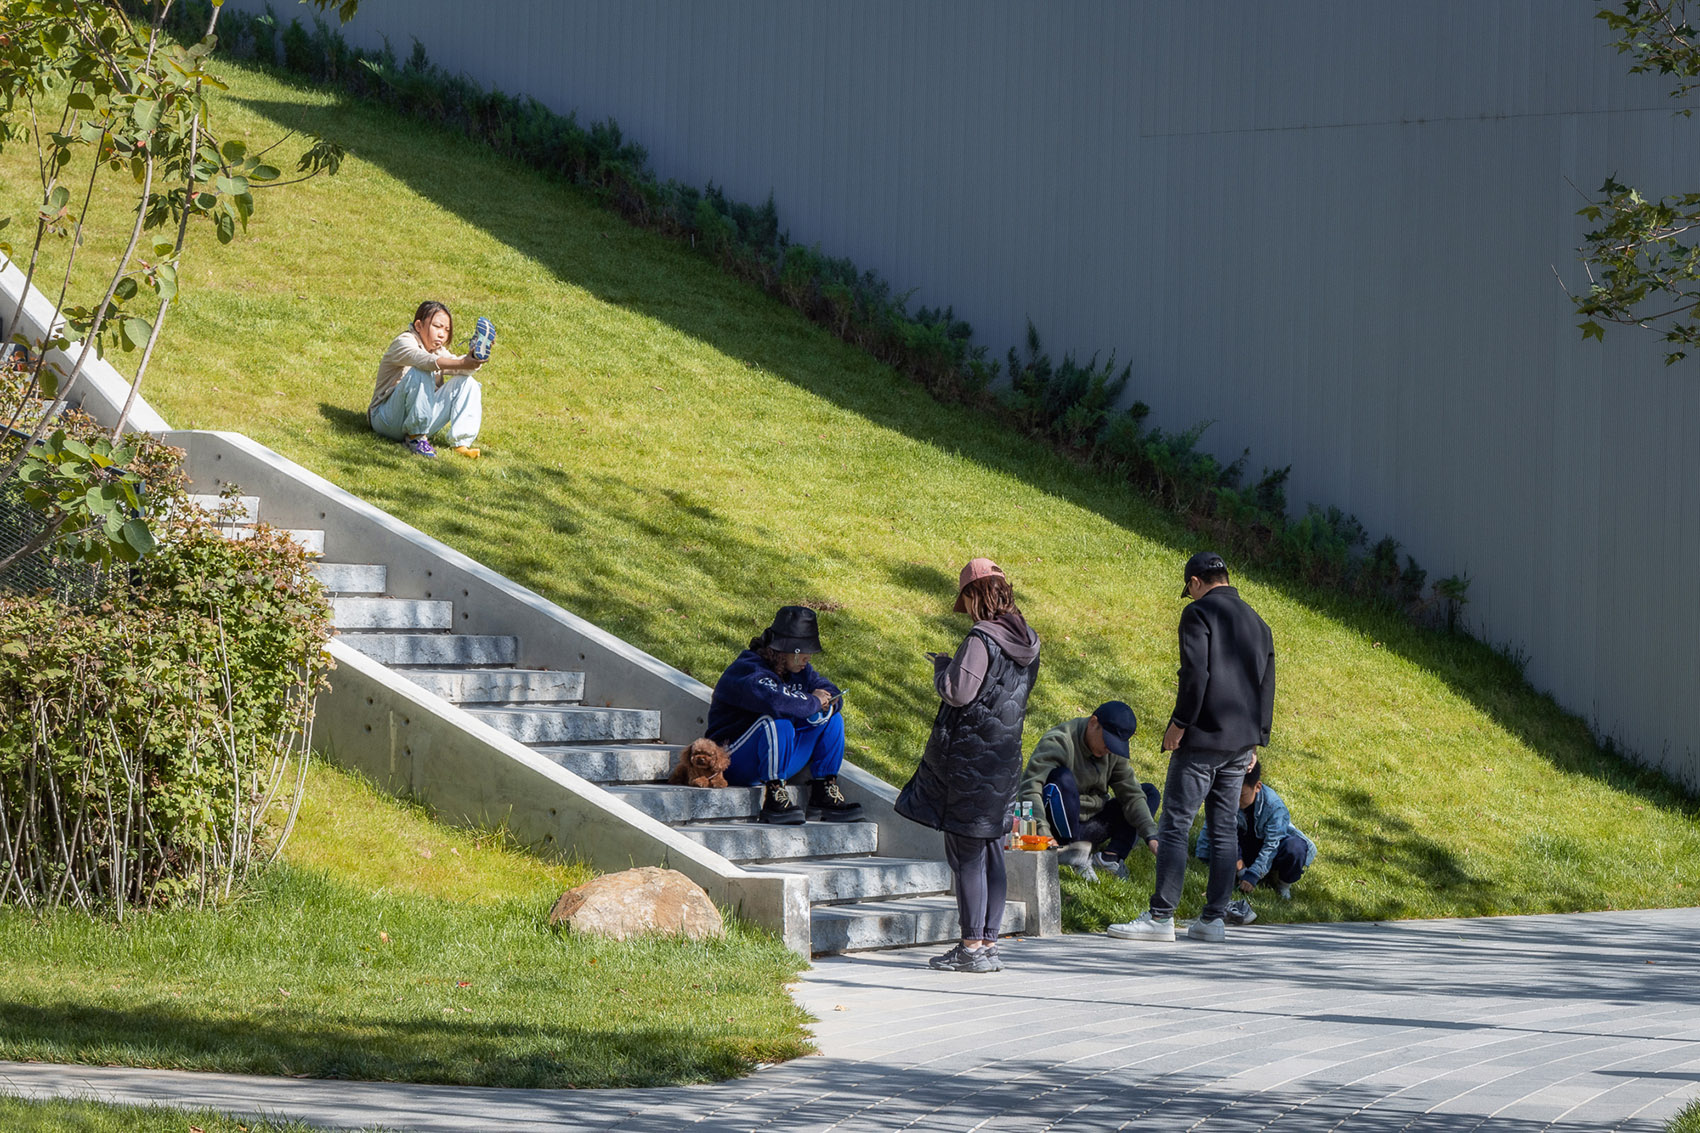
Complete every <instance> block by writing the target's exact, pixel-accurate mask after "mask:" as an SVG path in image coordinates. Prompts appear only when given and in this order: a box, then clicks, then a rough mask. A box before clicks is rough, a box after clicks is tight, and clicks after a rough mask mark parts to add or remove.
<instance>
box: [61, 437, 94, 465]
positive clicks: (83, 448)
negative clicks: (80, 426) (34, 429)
mask: <svg viewBox="0 0 1700 1133" xmlns="http://www.w3.org/2000/svg"><path fill="white" fill-rule="evenodd" d="M56 447H57V448H59V449H60V450H61V451H63V452H68V453H70V454H71V455H72V456H74V457H76V458H77V459H78V460H87V459H88V458H89V457H90V456H92V455H94V454H93V453H91V452H90V451H89V446H88V445H85V444H84V443H83V442H82V441H79V440H77V439H76V438H75V437H66V438H65V440H64V442H63V443H62V444H59V445H58V446H56Z"/></svg>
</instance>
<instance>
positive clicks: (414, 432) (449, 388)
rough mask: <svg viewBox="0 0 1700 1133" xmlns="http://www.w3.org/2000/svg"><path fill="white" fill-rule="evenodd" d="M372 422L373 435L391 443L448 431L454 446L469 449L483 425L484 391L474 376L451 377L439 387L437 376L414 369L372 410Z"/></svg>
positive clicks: (453, 375)
mask: <svg viewBox="0 0 1700 1133" xmlns="http://www.w3.org/2000/svg"><path fill="white" fill-rule="evenodd" d="M370 420H371V422H372V431H373V432H375V433H377V434H378V435H379V436H384V437H388V438H389V439H390V440H392V441H405V440H406V439H407V438H409V437H431V436H435V435H436V434H437V433H438V432H439V431H441V430H443V429H447V430H448V434H449V443H450V444H451V445H469V444H471V443H472V442H473V441H475V440H477V439H478V429H479V427H480V426H481V425H483V424H484V390H483V388H482V387H481V386H479V384H478V379H477V378H474V377H473V376H472V375H471V374H451V375H449V376H447V377H445V378H444V379H443V384H442V385H440V386H439V385H438V384H437V375H435V374H433V373H431V372H429V371H427V370H421V369H418V368H417V367H415V368H413V369H410V370H408V371H407V373H406V374H404V375H403V376H402V379H401V381H400V382H398V383H397V384H396V387H395V389H393V390H391V391H390V396H389V397H387V398H385V399H384V402H383V404H381V405H379V406H378V408H376V409H374V410H372V413H371V417H370Z"/></svg>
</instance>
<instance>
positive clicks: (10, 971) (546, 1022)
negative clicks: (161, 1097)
mask: <svg viewBox="0 0 1700 1133" xmlns="http://www.w3.org/2000/svg"><path fill="white" fill-rule="evenodd" d="M310 788H311V795H310V797H311V799H312V802H311V803H310V804H309V806H308V808H307V810H306V811H305V812H304V814H303V817H302V821H301V824H300V827H299V828H298V830H297V832H296V834H295V837H294V838H293V839H292V840H291V842H290V844H289V848H288V852H287V855H286V857H287V861H286V863H285V864H283V865H280V866H276V867H273V868H272V869H270V870H269V871H267V872H265V873H264V874H263V875H261V877H260V878H259V879H258V881H257V883H256V884H255V885H254V886H253V888H252V889H251V890H250V891H249V892H247V893H246V894H245V895H244V896H243V897H242V898H241V899H240V900H239V901H238V902H237V903H235V904H234V905H232V906H229V907H226V908H222V909H209V910H205V911H195V910H192V909H182V910H172V911H166V912H160V913H154V914H148V915H141V916H133V917H131V918H129V919H127V920H126V922H125V923H124V924H122V925H114V924H111V923H108V922H105V921H102V920H97V919H96V920H91V919H90V918H88V917H86V916H84V915H81V914H76V913H60V914H53V915H48V916H43V917H32V916H30V915H28V914H26V913H23V912H20V911H17V910H0V955H4V957H5V961H4V971H5V977H6V978H5V990H4V991H3V992H0V1058H4V1059H41V1060H44V1061H50V1062H85V1063H95V1064H102V1063H115V1064H122V1065H132V1066H152V1067H162V1068H167V1069H185V1070H224V1071H240V1072H248V1073H261V1074H301V1075H308V1076H312V1077H329V1078H362V1079H380V1080H394V1081H418V1082H456V1083H465V1084H470V1085H502V1086H579V1087H589V1086H619V1085H661V1084H670V1083H677V1082H699V1081H710V1080H714V1079H719V1078H725V1077H729V1076H732V1075H736V1074H739V1073H742V1072H744V1071H746V1070H748V1069H749V1068H750V1067H751V1066H752V1065H754V1064H755V1063H757V1062H771V1061H777V1060H781V1059H785V1058H791V1057H795V1056H796V1055H798V1054H802V1053H805V1052H806V1051H807V1050H809V1049H810V1045H811V1044H810V1042H809V1039H808V1036H807V1034H806V1033H805V1032H804V1030H803V1023H804V1022H805V1016H804V1015H803V1013H802V1011H801V1010H800V1009H799V1008H798V1007H797V1006H796V1005H795V1003H793V1002H792V1000H791V999H790V997H789V995H788V994H787V993H786V990H785V984H786V983H787V982H788V981H789V980H791V979H792V978H794V976H795V974H796V972H797V970H798V967H799V965H800V961H798V960H797V959H796V957H794V956H793V955H792V954H791V953H789V952H787V951H786V950H785V949H784V948H783V947H782V946H781V945H780V944H779V942H778V941H777V940H776V939H774V938H773V937H772V936H770V935H767V934H763V933H758V932H755V931H753V930H750V929H748V928H745V927H743V926H741V925H739V924H737V923H732V924H729V926H728V928H729V932H728V935H727V937H726V939H724V940H721V941H714V942H707V943H700V944H693V943H689V942H684V941H679V940H672V939H660V938H654V939H646V940H639V941H635V942H629V943H624V944H617V943H611V942H608V941H604V940H600V939H593V938H588V937H576V936H573V935H570V934H568V933H566V932H565V931H563V930H557V929H554V928H552V927H550V926H549V924H548V922H547V914H548V912H549V909H550V906H551V905H552V904H553V902H554V900H555V898H556V897H558V896H559V895H560V893H561V891H562V889H564V888H566V887H568V886H570V885H574V884H578V883H580V882H582V881H584V880H586V879H587V878H588V877H589V874H588V872H587V871H586V870H585V869H584V868H583V867H581V866H564V865H553V864H547V863H543V862H540V861H538V860H536V859H534V858H532V857H530V856H529V855H527V854H525V853H522V852H519V851H516V850H514V849H511V848H508V847H505V846H503V845H501V844H499V841H498V840H497V839H494V838H491V837H475V836H472V835H468V834H466V833H464V832H461V831H456V830H451V829H449V828H447V827H444V826H441V825H439V824H437V823H434V822H432V821H431V820H430V818H429V817H428V816H427V815H425V814H424V813H423V812H421V811H420V810H419V809H418V808H415V807H410V806H408V805H406V804H403V803H400V802H397V801H396V800H393V799H390V798H389V797H387V796H385V795H382V794H380V793H378V792H377V791H375V790H374V789H372V788H371V787H370V786H368V785H366V784H365V783H363V782H361V781H359V780H356V779H355V778H354V777H352V776H350V775H347V774H346V773H343V772H339V771H335V770H331V769H326V768H320V769H318V770H316V771H315V772H314V774H313V776H312V779H311V783H310ZM0 1128H9V1127H8V1126H4V1125H0ZM94 1128H103V1127H102V1126H98V1125H97V1126H94Z"/></svg>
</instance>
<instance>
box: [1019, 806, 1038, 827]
mask: <svg viewBox="0 0 1700 1133" xmlns="http://www.w3.org/2000/svg"><path fill="white" fill-rule="evenodd" d="M1021 833H1022V834H1023V835H1029V834H1037V833H1039V824H1038V823H1036V822H1034V821H1033V804H1032V803H1031V802H1025V803H1022V804H1021Z"/></svg>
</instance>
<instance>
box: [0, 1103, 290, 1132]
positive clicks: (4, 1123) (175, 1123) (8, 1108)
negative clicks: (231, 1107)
mask: <svg viewBox="0 0 1700 1133" xmlns="http://www.w3.org/2000/svg"><path fill="white" fill-rule="evenodd" d="M315 1128H317V1127H316V1126H312V1125H308V1124H306V1123H305V1122H300V1121H256V1120H254V1119H253V1118H248V1117H244V1118H235V1117H231V1116H228V1115H226V1114H221V1113H213V1112H212V1111H210V1110H181V1109H164V1108H160V1107H155V1106H145V1107H143V1106H127V1105H114V1104H111V1103H109V1102H92V1101H25V1100H23V1099H21V1098H8V1097H4V1096H0V1129H5V1130H7V1133H188V1131H189V1130H200V1133H312V1131H313V1130H314V1129H315Z"/></svg>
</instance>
